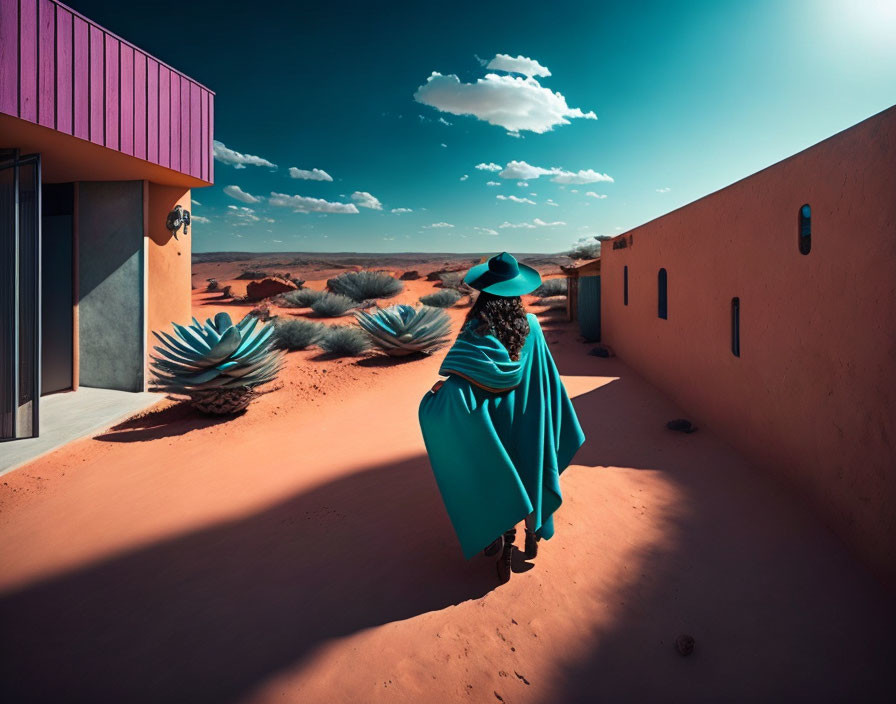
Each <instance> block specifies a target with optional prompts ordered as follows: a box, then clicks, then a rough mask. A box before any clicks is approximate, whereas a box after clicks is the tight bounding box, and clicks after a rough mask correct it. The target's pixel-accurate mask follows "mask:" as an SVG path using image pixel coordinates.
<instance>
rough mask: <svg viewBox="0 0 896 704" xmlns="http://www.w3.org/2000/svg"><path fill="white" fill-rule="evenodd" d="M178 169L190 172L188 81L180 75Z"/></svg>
mask: <svg viewBox="0 0 896 704" xmlns="http://www.w3.org/2000/svg"><path fill="white" fill-rule="evenodd" d="M180 170H181V171H182V172H184V173H190V82H189V81H188V80H187V79H186V78H184V77H183V76H181V77H180Z"/></svg>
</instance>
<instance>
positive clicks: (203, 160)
mask: <svg viewBox="0 0 896 704" xmlns="http://www.w3.org/2000/svg"><path fill="white" fill-rule="evenodd" d="M201 102H202V114H201V115H200V119H201V122H202V129H201V130H200V134H199V146H200V149H201V151H200V154H199V160H200V169H199V178H201V179H202V180H203V181H208V148H209V144H208V91H207V90H203V91H202V92H201Z"/></svg>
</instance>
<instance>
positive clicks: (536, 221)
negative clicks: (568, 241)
mask: <svg viewBox="0 0 896 704" xmlns="http://www.w3.org/2000/svg"><path fill="white" fill-rule="evenodd" d="M563 225H566V223H565V222H563V221H562V220H556V221H555V222H545V221H544V220H542V219H541V218H535V219H534V220H533V221H532V222H518V223H512V222H507V221H506V220H505V221H504V222H503V223H502V224H501V225H499V227H501V228H514V229H520V228H523V229H526V230H534V229H535V228H536V227H561V226H563Z"/></svg>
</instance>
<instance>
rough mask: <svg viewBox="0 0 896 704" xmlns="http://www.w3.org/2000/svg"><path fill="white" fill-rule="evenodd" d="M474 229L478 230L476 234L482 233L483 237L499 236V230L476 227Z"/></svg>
mask: <svg viewBox="0 0 896 704" xmlns="http://www.w3.org/2000/svg"><path fill="white" fill-rule="evenodd" d="M473 229H474V230H476V232H481V233H482V234H483V235H497V234H498V231H497V230H493V229H492V228H490V227H474V228H473Z"/></svg>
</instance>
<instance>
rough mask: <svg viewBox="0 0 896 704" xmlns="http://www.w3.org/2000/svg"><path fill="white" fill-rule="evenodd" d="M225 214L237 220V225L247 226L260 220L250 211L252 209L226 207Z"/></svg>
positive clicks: (234, 206)
mask: <svg viewBox="0 0 896 704" xmlns="http://www.w3.org/2000/svg"><path fill="white" fill-rule="evenodd" d="M227 214H228V215H231V216H233V217H235V218H236V219H237V222H236V224H237V225H248V224H250V223H253V222H258V221H259V220H260V219H261V218H259V217H258V216H257V215H256V214H255V211H254V210H252V208H247V207H245V206H237V205H228V206H227Z"/></svg>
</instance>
